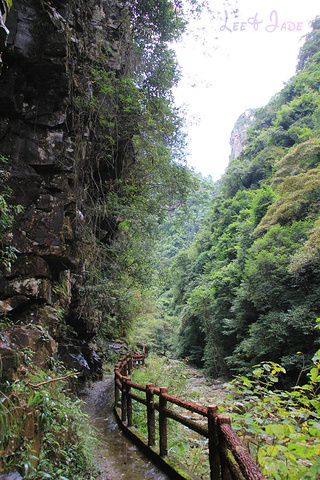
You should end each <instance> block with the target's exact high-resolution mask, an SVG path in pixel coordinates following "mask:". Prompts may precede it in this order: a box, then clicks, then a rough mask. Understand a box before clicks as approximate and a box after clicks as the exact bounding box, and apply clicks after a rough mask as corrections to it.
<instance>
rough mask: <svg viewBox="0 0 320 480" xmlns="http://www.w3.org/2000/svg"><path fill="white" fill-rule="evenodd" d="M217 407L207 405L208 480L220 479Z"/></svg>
mask: <svg viewBox="0 0 320 480" xmlns="http://www.w3.org/2000/svg"><path fill="white" fill-rule="evenodd" d="M216 412H217V407H216V406H210V407H208V431H209V463H210V480H220V479H221V473H220V455H219V438H218V430H217V423H216V421H217V415H216Z"/></svg>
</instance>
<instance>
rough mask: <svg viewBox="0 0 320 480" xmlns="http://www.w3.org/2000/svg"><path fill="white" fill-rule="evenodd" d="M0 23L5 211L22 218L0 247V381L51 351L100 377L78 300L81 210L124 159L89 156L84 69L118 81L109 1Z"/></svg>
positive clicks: (121, 57)
mask: <svg viewBox="0 0 320 480" xmlns="http://www.w3.org/2000/svg"><path fill="white" fill-rule="evenodd" d="M0 3H1V2H0ZM5 15H6V18H5V17H4V16H5ZM1 18H2V19H3V18H5V28H6V29H8V31H9V35H8V38H7V42H6V46H4V45H5V41H6V39H5V37H6V35H5V34H6V33H7V31H6V30H4V28H2V30H3V32H4V33H5V34H3V35H2V36H1V39H2V46H3V47H4V49H3V53H2V61H3V66H2V72H1V76H0V154H1V155H2V157H3V158H5V159H7V165H8V167H9V168H8V170H9V175H10V177H9V180H8V182H7V183H8V184H9V187H10V189H11V190H12V193H11V201H12V202H13V203H14V204H16V205H21V206H22V212H21V213H20V214H19V215H18V216H17V217H16V219H15V223H14V228H13V233H12V236H11V237H10V244H11V246H12V247H14V248H15V249H16V251H17V252H18V253H17V258H16V260H15V261H14V262H13V265H12V268H11V271H8V270H6V271H5V270H4V269H2V276H1V281H0V309H1V313H2V315H3V316H5V317H6V318H7V319H9V323H11V324H14V326H11V327H8V326H7V327H6V328H3V329H2V333H1V336H0V341H1V347H0V355H1V358H2V359H3V362H4V365H5V368H4V369H3V372H2V374H3V375H7V376H9V377H10V376H11V377H12V375H14V370H15V367H14V361H13V359H14V358H15V357H16V354H17V353H18V351H19V348H20V347H21V346H25V345H28V346H29V347H30V348H31V349H33V350H39V345H40V346H41V345H42V347H43V352H44V353H43V355H42V362H45V360H46V358H47V357H48V355H49V356H50V355H51V354H52V352H54V351H56V350H57V349H58V348H59V350H60V352H61V355H62V357H63V358H64V359H65V361H66V363H67V364H68V365H69V366H71V367H75V368H77V369H82V371H83V372H84V373H89V372H90V373H95V374H96V375H99V374H100V367H101V364H100V363H99V360H98V358H97V357H96V355H95V354H94V352H93V351H92V349H91V348H90V347H88V342H89V340H90V339H92V337H93V336H94V335H95V333H96V332H97V329H98V325H99V318H100V315H99V312H92V311H90V309H88V308H87V307H86V305H85V302H84V301H83V298H82V296H81V289H82V287H83V285H84V282H85V281H86V275H85V261H86V256H87V255H86V249H87V251H90V249H91V247H92V245H91V243H92V242H94V239H93V238H92V237H94V235H93V232H92V228H91V226H90V224H89V223H88V218H89V217H88V214H87V211H88V198H91V199H95V200H96V199H97V196H98V195H99V188H98V189H97V188H96V189H95V190H94V188H93V185H95V184H96V183H97V178H98V177H99V179H100V181H101V182H103V181H104V180H106V179H108V181H110V182H111V181H112V179H113V178H115V177H116V176H119V175H121V170H122V169H123V168H124V165H125V164H126V163H128V161H129V160H128V156H130V155H131V154H130V148H126V151H125V152H124V151H121V141H119V145H120V146H118V151H117V152H116V155H117V162H116V164H115V162H112V161H110V158H109V157H108V158H109V160H108V162H106V161H105V159H104V157H103V155H101V153H99V150H98V149H99V137H101V128H102V127H101V124H98V123H97V122H95V118H94V108H97V105H99V101H101V99H99V96H98V95H96V94H95V85H94V77H93V75H92V69H93V68H94V66H95V65H97V63H98V62H99V61H100V59H101V58H103V65H104V67H103V68H104V70H105V71H106V72H111V73H112V74H113V75H115V76H121V75H122V73H123V72H124V70H125V69H126V66H127V60H128V52H129V50H130V49H129V43H130V42H129V41H130V38H129V34H128V33H127V30H128V29H127V28H126V21H127V20H126V15H125V11H124V9H123V8H122V7H121V6H120V4H116V2H112V1H111V0H110V1H108V0H106V1H105V0H89V1H86V2H83V1H78V0H69V1H68V0H65V1H61V0H51V1H50V2H46V1H42V0H14V1H13V5H12V7H11V8H10V11H9V12H8V13H7V14H6V12H5V10H4V9H2V17H1ZM93 100H94V101H93ZM91 104H92V105H94V106H93V107H92V108H91ZM129 140H130V138H129ZM128 143H130V142H128V141H127V143H126V146H128ZM93 190H94V191H93ZM103 232H104V233H103V235H108V225H104V230H103ZM90 242H91V243H90ZM44 332H45V335H46V338H44ZM48 339H49V342H48ZM39 361H40V360H39Z"/></svg>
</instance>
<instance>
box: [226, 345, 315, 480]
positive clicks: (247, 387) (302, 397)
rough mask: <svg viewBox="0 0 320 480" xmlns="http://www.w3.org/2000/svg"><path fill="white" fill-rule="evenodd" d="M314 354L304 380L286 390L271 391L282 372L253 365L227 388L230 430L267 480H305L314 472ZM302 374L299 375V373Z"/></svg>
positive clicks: (268, 365)
mask: <svg viewBox="0 0 320 480" xmlns="http://www.w3.org/2000/svg"><path fill="white" fill-rule="evenodd" d="M319 353H320V352H319V351H318V353H317V354H316V355H315V356H314V357H313V362H314V363H313V367H312V368H311V369H309V373H308V374H307V375H308V380H307V383H305V384H304V385H302V386H296V387H294V388H292V389H291V390H288V391H286V390H278V389H277V388H276V386H277V383H278V381H279V376H280V375H281V374H282V375H283V374H285V373H286V371H285V369H284V368H283V367H281V366H280V365H278V364H277V363H274V362H263V363H261V364H259V365H256V366H255V367H254V369H253V370H252V373H251V374H249V375H246V376H240V375H239V376H237V377H236V378H235V379H234V380H233V382H232V384H233V388H234V393H233V395H232V396H231V397H230V398H229V401H230V400H231V403H233V396H235V397H236V398H237V399H238V403H237V404H236V407H234V408H233V410H232V412H230V414H231V416H232V426H233V428H235V429H236V430H237V431H238V433H239V434H240V435H241V436H242V438H243V440H244V441H245V443H246V444H247V447H248V449H249V451H250V452H251V454H252V455H253V456H254V457H255V458H256V459H257V462H258V463H259V464H260V466H261V467H262V472H263V473H264V475H266V476H267V478H270V479H279V480H280V479H283V478H290V479H291V478H292V479H302V478H304V479H311V478H318V476H319V473H320V464H319V453H320V424H319V413H320V402H319V391H320V376H319V366H320V365H319ZM304 373H305V372H304Z"/></svg>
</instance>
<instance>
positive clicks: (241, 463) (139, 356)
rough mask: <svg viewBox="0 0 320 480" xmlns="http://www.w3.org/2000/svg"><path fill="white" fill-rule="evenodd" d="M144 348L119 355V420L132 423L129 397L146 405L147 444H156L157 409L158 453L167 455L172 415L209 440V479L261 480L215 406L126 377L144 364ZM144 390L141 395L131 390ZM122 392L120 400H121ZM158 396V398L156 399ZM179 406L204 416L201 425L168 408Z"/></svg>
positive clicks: (117, 368) (116, 375) (239, 440)
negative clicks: (181, 396) (168, 420)
mask: <svg viewBox="0 0 320 480" xmlns="http://www.w3.org/2000/svg"><path fill="white" fill-rule="evenodd" d="M144 361H145V351H144V350H143V353H139V352H134V353H131V352H128V353H126V354H124V355H122V356H121V357H120V360H119V363H118V364H117V365H116V366H115V402H116V405H120V404H121V421H122V423H126V425H127V426H128V427H129V428H130V427H132V426H133V419H132V400H135V401H137V402H139V403H141V404H143V405H145V406H146V416H147V426H148V446H149V447H153V446H155V444H156V420H155V410H157V411H158V412H159V452H160V456H161V457H165V456H166V455H167V454H168V433H167V419H168V418H171V419H173V420H175V421H177V422H179V423H181V424H182V425H184V426H186V427H188V428H190V429H191V430H193V431H194V432H197V433H199V434H200V435H202V436H204V437H205V438H208V440H209V464H210V480H262V479H264V478H265V477H264V476H263V475H262V473H261V472H260V470H259V468H258V466H257V465H256V463H255V462H254V461H253V459H252V457H251V456H250V454H249V452H248V450H247V448H246V447H245V445H244V444H243V442H242V440H241V438H240V437H239V436H238V435H237V434H236V433H235V431H234V430H233V429H232V427H231V422H230V418H229V417H227V416H226V415H220V414H218V413H217V407H216V406H215V405H214V406H207V407H205V406H202V405H198V404H196V403H194V402H189V401H185V400H182V399H181V398H178V397H175V396H173V395H169V394H168V391H167V388H165V387H161V388H156V387H155V386H154V385H153V384H152V383H148V384H147V385H145V386H143V385H139V384H137V383H133V382H132V381H131V379H130V377H128V375H130V373H131V371H132V368H137V367H139V366H140V365H144ZM133 389H134V390H138V391H140V392H143V393H144V397H142V396H141V395H137V394H135V393H133V392H132V390H133ZM120 392H121V402H120ZM155 397H159V401H158V402H157V401H155ZM169 404H173V405H178V406H179V407H182V408H184V409H185V410H188V411H190V412H193V413H197V414H198V415H200V416H201V417H204V418H205V419H206V424H205V425H203V424H201V423H199V422H197V421H194V420H190V419H189V418H186V416H184V415H181V414H179V413H177V412H176V411H174V410H171V409H170V408H168V405H169Z"/></svg>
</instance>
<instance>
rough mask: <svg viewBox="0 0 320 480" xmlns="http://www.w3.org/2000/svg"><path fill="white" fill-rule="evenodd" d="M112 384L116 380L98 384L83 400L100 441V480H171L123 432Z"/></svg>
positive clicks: (94, 385)
mask: <svg viewBox="0 0 320 480" xmlns="http://www.w3.org/2000/svg"><path fill="white" fill-rule="evenodd" d="M113 382H114V380H113V376H108V377H105V379H104V380H102V381H100V382H95V383H94V384H93V386H92V388H91V389H90V390H89V392H88V394H87V396H86V397H85V398H84V401H85V402H86V413H87V414H88V415H89V417H90V418H91V423H92V425H93V426H94V427H95V428H96V430H97V437H98V440H99V444H98V448H97V452H96V461H95V463H96V464H97V466H98V468H99V470H100V472H101V473H100V475H99V477H98V478H97V480H120V479H121V478H125V479H126V480H169V477H168V476H166V475H165V474H164V473H162V472H161V471H160V470H159V469H158V468H157V467H155V466H154V465H153V464H152V463H151V462H150V461H149V460H148V459H146V457H145V456H144V455H143V454H142V453H141V452H140V451H139V450H138V448H137V447H136V446H134V445H132V443H131V442H129V440H127V438H126V437H125V436H124V435H123V434H122V432H121V431H120V429H119V427H118V425H117V423H116V420H115V418H114V415H113V399H114V389H113V384H114V383H113Z"/></svg>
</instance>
